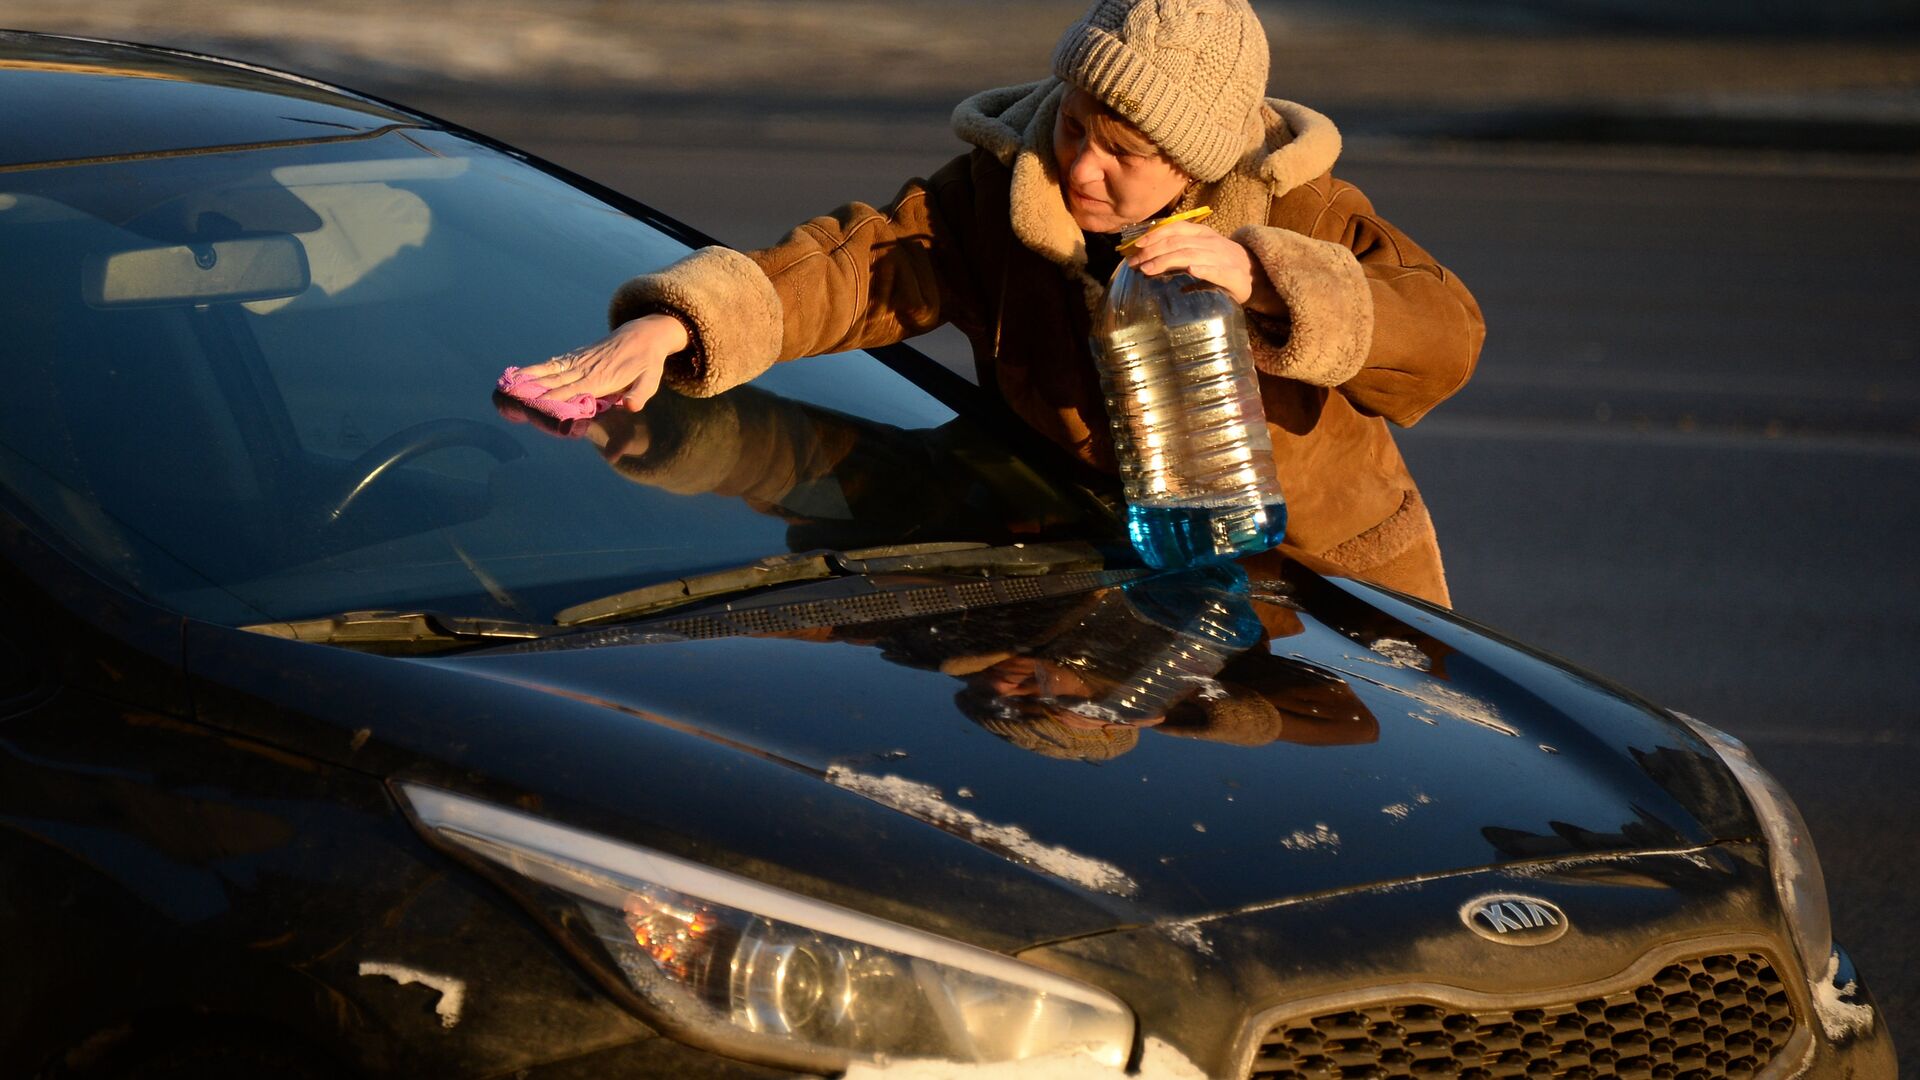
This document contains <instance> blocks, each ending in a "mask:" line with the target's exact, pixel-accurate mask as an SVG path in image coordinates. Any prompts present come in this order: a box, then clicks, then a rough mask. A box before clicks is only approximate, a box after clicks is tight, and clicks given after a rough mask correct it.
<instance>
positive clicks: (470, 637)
mask: <svg viewBox="0 0 1920 1080" xmlns="http://www.w3.org/2000/svg"><path fill="white" fill-rule="evenodd" d="M240 629H242V630H247V631H251V632H253V633H256V634H265V635H266V636H268V637H277V638H284V639H286V640H288V641H311V642H318V643H320V644H325V645H367V646H386V647H395V646H398V647H403V648H404V647H408V646H415V647H421V648H428V647H433V646H440V645H449V644H457V643H474V642H481V641H526V640H528V639H531V638H537V637H542V636H545V635H547V634H551V633H554V632H555V631H554V628H553V627H550V626H535V625H532V624H530V623H518V622H511V621H508V620H504V619H481V618H474V617H472V616H468V615H447V614H443V613H440V612H435V611H343V612H340V613H339V614H337V615H322V616H320V617H318V618H313V619H288V620H283V621H279V622H263V623H253V624H251V625H248V626H242V627H240Z"/></svg>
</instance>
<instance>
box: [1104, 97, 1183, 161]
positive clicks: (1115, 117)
mask: <svg viewBox="0 0 1920 1080" xmlns="http://www.w3.org/2000/svg"><path fill="white" fill-rule="evenodd" d="M1093 100H1094V105H1095V108H1094V110H1093V111H1092V112H1091V113H1089V114H1088V115H1087V119H1086V128H1087V135H1088V136H1089V137H1090V138H1092V139H1093V140H1094V141H1096V142H1098V143H1099V144H1100V145H1102V146H1104V147H1106V148H1107V149H1109V150H1112V151H1115V152H1116V153H1121V154H1132V155H1133V156H1135V157H1164V156H1165V154H1166V151H1164V150H1162V149H1160V147H1158V146H1156V145H1154V142H1153V140H1152V139H1149V138H1147V136H1146V135H1145V134H1144V133H1143V132H1141V130H1140V129H1139V128H1137V127H1134V126H1133V125H1132V124H1130V123H1128V122H1127V121H1126V120H1125V119H1124V118H1122V117H1121V115H1120V114H1119V113H1117V112H1114V111H1113V110H1112V109H1111V108H1109V107H1107V104H1106V102H1104V101H1101V100H1100V99H1098V98H1094V99H1093Z"/></svg>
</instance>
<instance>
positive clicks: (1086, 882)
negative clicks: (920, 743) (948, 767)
mask: <svg viewBox="0 0 1920 1080" xmlns="http://www.w3.org/2000/svg"><path fill="white" fill-rule="evenodd" d="M827 782H828V783H830V784H833V785H834V786H836V787H840V788H845V789H846V790H848V791H851V792H853V793H854V794H856V795H860V796H864V797H865V798H868V799H872V800H873V801H874V802H877V803H879V804H880V805H882V806H886V807H890V808H892V809H894V810H898V811H900V812H901V813H903V814H905V815H907V816H908V817H911V818H916V819H918V820H920V821H924V822H926V823H927V824H929V825H932V826H934V827H935V828H939V829H944V830H946V831H947V832H950V833H954V834H956V835H958V836H963V837H965V838H967V839H968V840H971V841H973V842H974V843H976V844H979V845H980V846H982V847H985V848H989V849H991V850H994V851H998V852H1001V853H1003V854H1006V855H1010V856H1012V857H1013V858H1015V859H1016V860H1018V861H1019V862H1021V863H1024V864H1026V865H1028V866H1031V867H1033V868H1034V869H1036V870H1039V871H1042V872H1043V873H1047V874H1052V875H1053V876H1054V877H1057V878H1061V879H1063V880H1066V881H1070V882H1072V883H1074V884H1075V885H1078V886H1080V887H1081V888H1083V889H1093V890H1095V891H1097V892H1104V893H1112V894H1113V895H1115V896H1132V895H1133V894H1134V893H1136V892H1138V891H1139V889H1140V886H1139V885H1138V884H1137V883H1135V882H1134V880H1133V879H1132V878H1130V877H1128V876H1127V875H1126V874H1125V873H1124V872H1123V871H1121V869H1120V868H1119V867H1117V866H1114V865H1113V864H1112V863H1107V862H1102V861H1100V860H1099V859H1093V858H1088V857H1087V856H1085V855H1081V854H1079V853H1078V852H1075V851H1070V850H1068V849H1067V848H1063V847H1058V846H1055V845H1052V844H1043V843H1041V842H1039V841H1038V840H1035V839H1034V838H1033V837H1032V836H1031V835H1029V834H1028V832H1027V830H1025V829H1022V828H1020V827H1019V826H1018V825H994V824H990V823H988V822H986V821H982V820H981V819H980V816H979V815H978V814H975V813H974V812H972V811H971V810H963V809H961V808H960V807H957V806H954V805H953V804H951V803H949V802H947V800H946V799H945V798H944V797H943V796H942V795H941V794H940V789H939V788H936V787H934V786H933V785H931V784H922V783H919V782H918V781H914V780H908V779H906V778H905V777H900V776H867V775H865V774H864V773H857V772H854V771H853V770H852V769H849V768H847V767H846V766H844V765H832V766H829V767H828V768H827ZM1035 1075H1038V1074H1035Z"/></svg>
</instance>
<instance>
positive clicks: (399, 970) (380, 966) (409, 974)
mask: <svg viewBox="0 0 1920 1080" xmlns="http://www.w3.org/2000/svg"><path fill="white" fill-rule="evenodd" d="M360 974H362V975H385V976H386V977H387V978H389V979H392V980H393V981H394V982H397V983H399V984H400V985H401V986H406V985H408V984H410V983H419V984H420V985H422V986H424V987H427V988H428V989H430V990H438V991H439V992H440V1000H439V1002H438V1003H437V1004H435V1005H434V1007H433V1011H434V1012H435V1013H437V1014H439V1016H440V1026H441V1027H448V1028H450V1027H452V1026H454V1025H455V1024H458V1023H459V1022H460V1010H461V1008H462V1007H464V1006H465V1004H466V1000H467V983H466V980H464V979H456V978H454V977H453V976H451V975H430V974H428V973H427V972H424V971H421V970H420V969H418V968H410V967H407V966H406V965H405V964H387V963H382V962H380V961H378V960H363V961H361V962H360Z"/></svg>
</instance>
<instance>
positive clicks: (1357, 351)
mask: <svg viewBox="0 0 1920 1080" xmlns="http://www.w3.org/2000/svg"><path fill="white" fill-rule="evenodd" d="M1233 238H1234V240H1236V241H1238V242H1239V243H1240V244H1242V245H1244V246H1245V247H1246V249H1247V250H1248V251H1249V252H1251V253H1252V254H1253V261H1254V262H1255V263H1256V264H1257V265H1258V267H1259V269H1260V270H1261V271H1262V272H1264V273H1265V274H1266V275H1267V280H1268V281H1269V282H1271V283H1272V284H1273V291H1275V292H1277V293H1279V294H1280V299H1281V300H1283V301H1285V302H1286V305H1287V318H1288V322H1289V323H1290V324H1291V332H1290V333H1289V334H1288V335H1287V338H1286V340H1285V341H1283V342H1271V341H1268V340H1266V339H1264V338H1263V337H1261V336H1260V335H1255V336H1254V340H1253V362H1254V364H1255V365H1256V366H1257V367H1259V369H1260V370H1261V371H1264V372H1266V373H1267V374H1269V375H1278V376H1281V377H1283V378H1288V379H1297V380H1299V381H1300V382H1304V383H1311V384H1313V385H1314V386H1339V385H1340V384H1341V383H1343V382H1346V381H1347V380H1348V379H1351V378H1353V377H1354V376H1355V375H1357V374H1359V372H1360V369H1361V367H1363V366H1365V364H1366V362H1367V353H1368V351H1369V350H1370V349H1371V348H1372V347H1373V292H1372V290H1371V289H1369V288H1368V286H1367V276H1366V274H1365V273H1364V272H1363V271H1362V270H1361V269H1360V260H1358V259H1356V258H1354V256H1353V252H1351V251H1349V250H1347V249H1346V248H1344V247H1342V246H1340V245H1339V244H1334V243H1329V242H1327V241H1325V240H1315V239H1314V238H1313V237H1311V236H1304V235H1302V234H1300V233H1297V232H1293V231H1291V230H1288V229H1282V228H1279V227H1277V226H1271V225H1249V226H1247V227H1245V228H1243V229H1241V230H1239V231H1238V232H1236V233H1234V234H1233Z"/></svg>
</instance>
